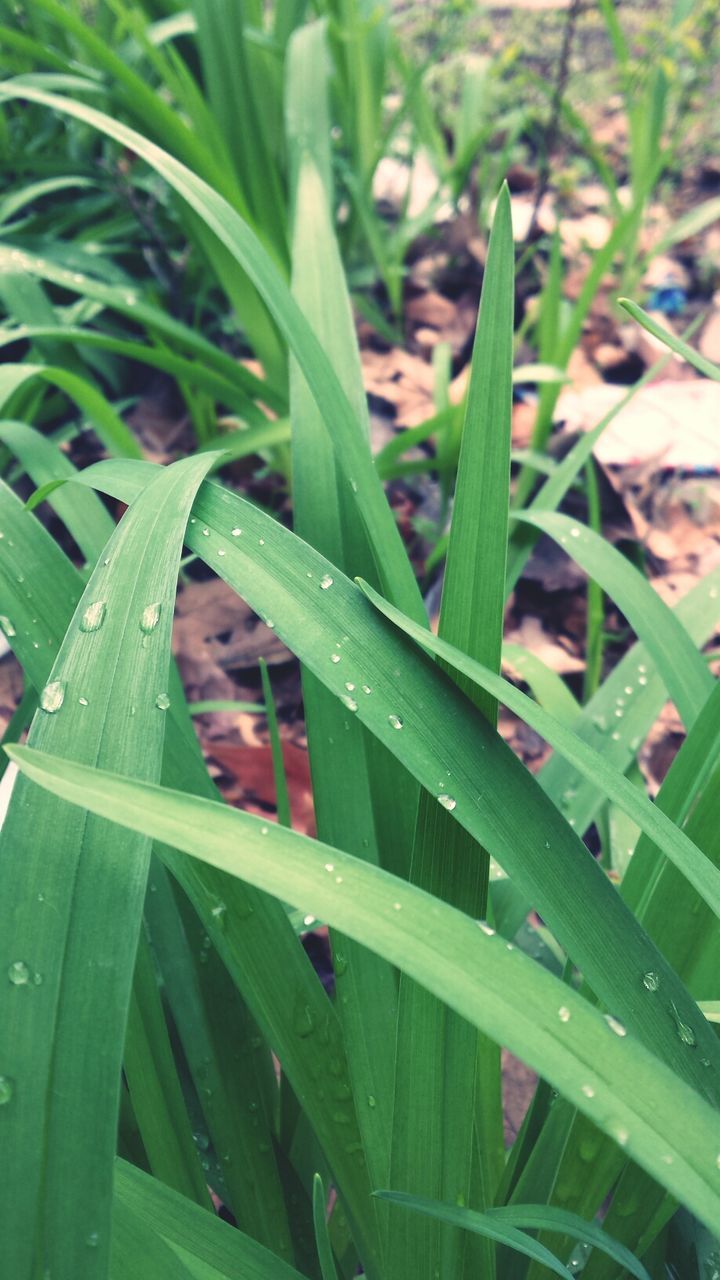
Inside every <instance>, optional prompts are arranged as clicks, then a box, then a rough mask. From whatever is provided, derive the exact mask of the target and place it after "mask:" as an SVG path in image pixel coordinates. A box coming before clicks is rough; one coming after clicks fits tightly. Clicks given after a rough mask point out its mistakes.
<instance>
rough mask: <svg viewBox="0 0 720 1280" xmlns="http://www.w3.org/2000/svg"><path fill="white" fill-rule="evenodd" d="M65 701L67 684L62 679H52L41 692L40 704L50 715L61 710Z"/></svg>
mask: <svg viewBox="0 0 720 1280" xmlns="http://www.w3.org/2000/svg"><path fill="white" fill-rule="evenodd" d="M64 701H65V685H64V683H63V681H62V680H51V681H50V684H46V685H45V688H44V689H43V691H42V693H41V694H40V706H41V707H42V709H43V711H47V713H48V715H53V714H54V712H55V711H59V710H60V708H61V706H62V704H63V702H64Z"/></svg>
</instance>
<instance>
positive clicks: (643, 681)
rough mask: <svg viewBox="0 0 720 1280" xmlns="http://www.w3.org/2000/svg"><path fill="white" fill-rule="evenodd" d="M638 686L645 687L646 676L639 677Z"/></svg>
mask: <svg viewBox="0 0 720 1280" xmlns="http://www.w3.org/2000/svg"><path fill="white" fill-rule="evenodd" d="M638 684H642V685H646V684H647V676H640V679H639V680H638Z"/></svg>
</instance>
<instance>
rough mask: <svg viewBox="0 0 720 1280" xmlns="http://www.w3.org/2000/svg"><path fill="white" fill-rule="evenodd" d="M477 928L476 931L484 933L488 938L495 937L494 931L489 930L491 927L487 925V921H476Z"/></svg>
mask: <svg viewBox="0 0 720 1280" xmlns="http://www.w3.org/2000/svg"><path fill="white" fill-rule="evenodd" d="M477 927H478V929H479V930H480V932H481V933H484V934H485V935H486V936H487V937H488V938H494V937H495V930H494V929H493V928H491V926H490V925H489V924H488V922H487V920H478V921H477Z"/></svg>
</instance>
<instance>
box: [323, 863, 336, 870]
mask: <svg viewBox="0 0 720 1280" xmlns="http://www.w3.org/2000/svg"><path fill="white" fill-rule="evenodd" d="M325 870H326V871H329V872H331V871H334V870H335V863H334V862H326V863H325Z"/></svg>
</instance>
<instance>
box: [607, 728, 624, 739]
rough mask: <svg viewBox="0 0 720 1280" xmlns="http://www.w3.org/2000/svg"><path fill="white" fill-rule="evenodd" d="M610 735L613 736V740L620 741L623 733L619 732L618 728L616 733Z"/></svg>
mask: <svg viewBox="0 0 720 1280" xmlns="http://www.w3.org/2000/svg"><path fill="white" fill-rule="evenodd" d="M610 737H611V738H612V740H613V742H619V741H620V738H621V737H622V735H621V734H620V733H618V731H617V729H616V730H615V732H614V733H611V734H610Z"/></svg>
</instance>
